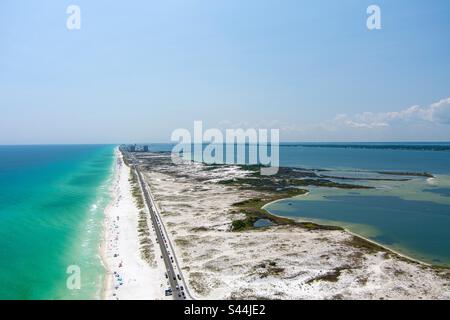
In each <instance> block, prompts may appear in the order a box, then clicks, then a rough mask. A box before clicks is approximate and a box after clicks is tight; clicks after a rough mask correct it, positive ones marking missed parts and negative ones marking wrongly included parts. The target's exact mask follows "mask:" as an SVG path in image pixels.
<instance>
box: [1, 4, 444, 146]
mask: <svg viewBox="0 0 450 320" xmlns="http://www.w3.org/2000/svg"><path fill="white" fill-rule="evenodd" d="M372 4H376V5H378V6H379V8H380V10H381V29H379V30H369V29H368V28H367V26H366V20H367V18H368V16H369V15H368V14H367V12H366V10H367V7H368V6H369V5H372ZM69 5H77V6H79V8H80V10H81V15H80V17H81V20H80V21H81V24H80V26H81V28H80V29H79V30H69V29H68V28H67V26H66V22H67V19H68V18H69V14H67V13H66V10H67V7H68V6H69ZM449 39H450V1H447V0H429V1H425V0H422V1H417V0H395V1H392V0H391V1H381V0H371V1H365V0H343V1H334V0H328V1H323V0H311V1H300V0H281V1H280V0H245V1H242V0H214V1H211V0H157V1H156V0H145V1H144V0H142V1H137V0H128V1H106V0H96V1H92V0H91V1H89V0H70V1H62V0H59V1H54V0H40V1H34V0H21V1H17V0H2V1H1V2H0V144H47V143H130V142H170V136H171V133H172V132H173V131H174V130H175V129H177V128H186V129H189V130H192V128H193V123H194V121H195V120H200V121H203V125H204V127H205V128H219V129H222V130H225V129H227V128H244V129H246V128H276V129H280V139H281V140H282V141H450V41H449Z"/></svg>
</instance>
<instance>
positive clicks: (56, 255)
mask: <svg viewBox="0 0 450 320" xmlns="http://www.w3.org/2000/svg"><path fill="white" fill-rule="evenodd" d="M113 149H114V147H113V146H93V145H85V146H82V145H52V146H0V299H91V298H98V297H100V291H101V287H102V281H103V275H104V268H103V266H102V262H101V258H100V256H99V244H100V240H101V236H102V221H103V216H104V208H105V207H106V205H107V204H108V201H109V197H110V193H109V191H110V190H109V183H110V181H111V177H112V164H113V159H114V152H113ZM70 266H75V267H74V268H75V269H72V270H80V271H81V273H80V280H81V286H80V288H79V289H77V287H76V286H75V288H74V287H73V286H67V280H68V279H69V280H73V278H72V279H71V278H69V277H70V276H71V275H72V274H69V273H67V272H68V271H70V270H71V269H70V268H69V267H70ZM69 282H70V283H72V284H74V283H75V284H76V282H71V281H69Z"/></svg>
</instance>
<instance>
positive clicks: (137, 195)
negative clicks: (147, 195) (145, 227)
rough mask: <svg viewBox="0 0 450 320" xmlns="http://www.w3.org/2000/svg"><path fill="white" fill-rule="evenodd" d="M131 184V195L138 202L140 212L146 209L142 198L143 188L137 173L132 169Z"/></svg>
mask: <svg viewBox="0 0 450 320" xmlns="http://www.w3.org/2000/svg"><path fill="white" fill-rule="evenodd" d="M130 184H131V194H132V195H133V197H134V200H135V201H136V205H137V207H138V209H139V210H141V209H144V207H145V206H144V198H143V197H142V192H141V187H140V186H139V182H138V178H137V175H136V172H135V171H134V170H132V169H130Z"/></svg>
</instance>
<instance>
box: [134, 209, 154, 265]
mask: <svg viewBox="0 0 450 320" xmlns="http://www.w3.org/2000/svg"><path fill="white" fill-rule="evenodd" d="M138 235H139V244H140V245H141V247H140V249H141V257H142V259H143V260H144V261H147V262H148V263H149V264H150V265H152V266H153V265H155V254H154V251H153V243H152V241H151V240H150V232H149V225H148V215H147V213H146V212H144V211H140V212H139V218H138Z"/></svg>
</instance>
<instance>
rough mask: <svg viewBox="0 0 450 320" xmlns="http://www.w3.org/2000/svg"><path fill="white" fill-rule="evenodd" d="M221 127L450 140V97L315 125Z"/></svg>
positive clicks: (310, 137)
mask: <svg viewBox="0 0 450 320" xmlns="http://www.w3.org/2000/svg"><path fill="white" fill-rule="evenodd" d="M219 126H220V127H221V128H222V129H225V128H251V127H252V128H273V129H280V131H281V136H282V138H283V137H284V139H282V140H286V141H389V140H390V139H387V138H386V137H392V136H393V134H394V132H396V134H397V137H399V138H398V139H394V141H395V140H397V141H400V140H401V141H449V140H450V97H448V98H445V99H441V100H439V101H436V102H434V103H431V104H430V105H427V106H420V105H413V106H411V107H408V108H405V109H402V110H398V111H389V112H371V111H366V112H361V113H356V114H353V115H349V114H343V113H341V114H337V115H336V116H335V117H334V118H333V119H331V120H325V121H323V122H320V123H314V124H303V125H298V124H293V123H289V122H282V121H278V120H270V121H260V122H257V123H249V122H237V123H236V122H235V123H233V122H231V121H227V120H226V121H221V122H220V123H219ZM414 132H415V133H416V134H414ZM402 133H404V134H403V135H402ZM436 133H438V134H436ZM418 134H419V135H420V136H419V135H418Z"/></svg>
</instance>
